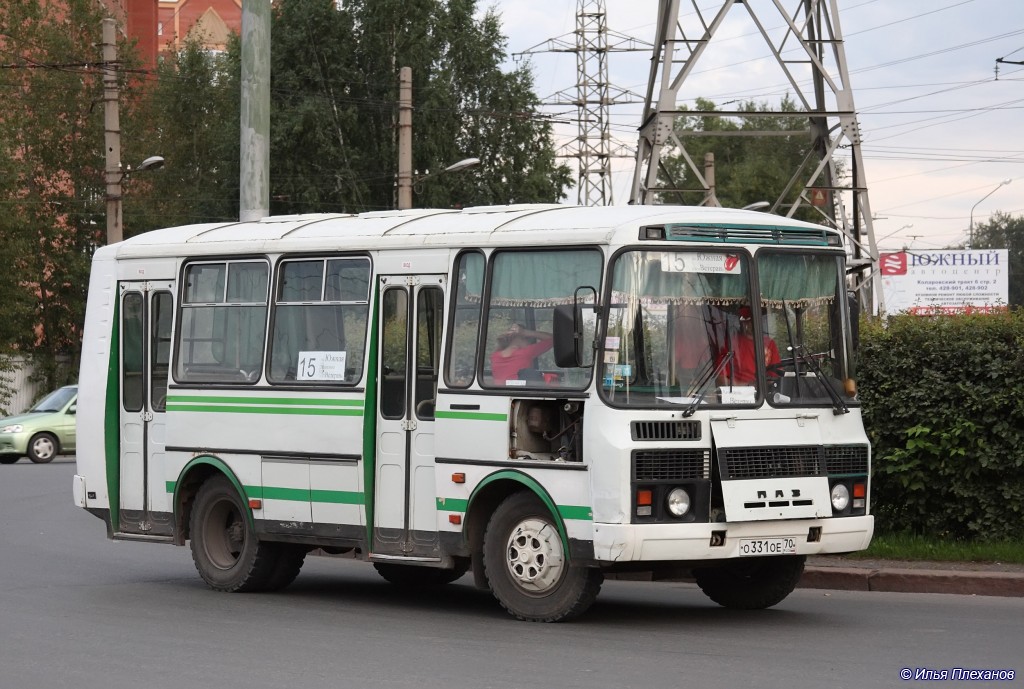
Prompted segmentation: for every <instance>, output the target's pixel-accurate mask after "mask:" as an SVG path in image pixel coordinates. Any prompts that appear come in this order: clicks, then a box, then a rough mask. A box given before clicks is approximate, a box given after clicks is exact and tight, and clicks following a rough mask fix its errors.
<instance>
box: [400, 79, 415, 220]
mask: <svg viewBox="0 0 1024 689" xmlns="http://www.w3.org/2000/svg"><path fill="white" fill-rule="evenodd" d="M409 208H412V67H402V68H401V69H400V70H399V72H398V210H407V209H409Z"/></svg>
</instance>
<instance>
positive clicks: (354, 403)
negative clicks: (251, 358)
mask: <svg viewBox="0 0 1024 689" xmlns="http://www.w3.org/2000/svg"><path fill="white" fill-rule="evenodd" d="M167 402H168V403H169V404H170V403H179V404H180V403H182V402H199V403H203V404H279V405H284V406H289V405H295V406H302V405H305V406H310V407H362V406H363V400H362V399H324V398H322V397H258V396H255V395H254V396H251V397H214V396H209V397H207V396H206V395H168V396H167Z"/></svg>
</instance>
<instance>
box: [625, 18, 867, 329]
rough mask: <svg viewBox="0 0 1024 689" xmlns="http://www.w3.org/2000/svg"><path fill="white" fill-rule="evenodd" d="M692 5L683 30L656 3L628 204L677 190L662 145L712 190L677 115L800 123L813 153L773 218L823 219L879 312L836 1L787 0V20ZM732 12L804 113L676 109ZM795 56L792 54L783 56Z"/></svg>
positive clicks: (863, 294)
mask: <svg viewBox="0 0 1024 689" xmlns="http://www.w3.org/2000/svg"><path fill="white" fill-rule="evenodd" d="M690 3H691V5H692V10H691V11H690V12H688V13H687V15H686V18H687V19H688V20H689V23H688V24H687V27H684V26H683V25H682V24H681V23H680V14H679V5H680V0H661V2H660V3H659V9H658V25H657V33H656V37H655V42H654V47H653V57H652V60H651V72H650V78H649V80H648V86H647V96H646V99H645V104H644V114H643V119H642V123H641V125H640V137H639V144H638V148H637V164H636V169H635V171H634V174H633V185H632V191H631V194H630V203H645V204H651V203H657V202H658V200H659V199H658V196H659V194H665V193H671V192H675V191H680V190H678V189H675V188H673V187H671V186H669V185H667V184H665V183H663V182H661V181H660V180H659V178H658V172H659V170H660V169H661V166H660V163H661V156H662V154H663V152H664V151H665V149H666V147H668V146H671V147H672V148H673V149H674V150H675V151H678V152H679V153H681V154H682V157H683V159H684V160H685V162H686V166H687V174H688V175H691V174H692V176H693V178H694V179H695V180H698V181H699V183H700V184H701V185H702V186H703V188H704V189H705V190H707V189H708V188H709V185H708V182H707V180H706V179H705V178H704V175H703V174H702V171H701V169H700V168H699V167H698V164H697V163H695V161H694V160H693V159H692V157H691V156H690V155H689V153H688V152H687V151H686V147H685V145H684V142H683V141H682V140H681V139H680V132H677V131H676V130H675V128H674V124H675V119H676V117H678V116H680V115H684V114H685V115H687V116H690V117H694V116H697V117H730V116H743V117H756V116H757V115H758V114H766V115H771V116H773V117H798V118H804V119H806V120H807V122H808V124H809V128H810V135H811V141H812V146H811V148H810V149H809V150H810V152H809V154H808V155H807V157H806V158H805V159H804V161H803V162H802V164H801V165H800V167H799V169H797V170H794V171H793V176H792V177H791V178H790V181H789V183H788V184H787V185H786V187H785V189H782V190H780V193H779V197H778V199H777V200H775V202H774V203H773V204H772V209H771V212H773V213H780V214H785V215H786V216H787V217H792V216H793V214H794V213H796V211H797V210H798V209H799V208H801V207H805V208H806V207H812V208H814V209H815V210H817V211H818V212H819V213H820V214H821V216H822V218H823V219H824V220H825V221H826V222H828V223H829V224H831V225H833V226H834V227H837V228H839V229H840V230H842V232H843V233H844V235H845V236H846V240H847V242H848V249H849V253H850V254H851V259H852V260H851V261H850V266H851V268H852V269H856V270H858V271H862V272H861V275H862V276H863V275H864V274H865V273H864V272H863V271H868V270H869V269H870V275H869V276H868V277H869V278H871V279H873V280H874V289H875V291H876V294H877V295H878V300H879V306H880V308H881V309H882V310H884V304H883V303H882V292H881V284H880V280H879V276H878V271H877V269H876V268H877V259H878V251H877V247H876V245H875V235H874V229H873V227H872V223H871V206H870V204H869V202H868V191H867V185H866V183H865V182H864V172H863V171H864V162H863V156H862V154H861V137H860V129H859V125H858V123H857V117H856V112H855V110H854V106H853V88H852V87H851V86H850V78H849V72H848V70H847V65H846V53H845V49H844V47H843V38H842V32H841V30H840V26H839V9H838V2H837V0H794V3H793V4H794V5H795V9H794V10H793V12H792V13H789V12H787V11H786V10H785V9H784V8H783V0H770V1H769V0H721V1H720V3H719V4H720V7H719V8H718V9H717V12H715V13H714V14H712V11H713V10H714V9H715V8H713V7H711V8H708V9H704V10H702V9H700V8H699V7H698V6H697V2H696V0H690ZM738 7H743V8H744V9H745V10H746V11H747V13H748V14H749V16H750V18H751V19H752V20H753V24H754V26H756V28H757V31H758V33H759V34H760V35H761V37H762V38H763V39H764V40H765V41H766V42H767V44H768V48H769V49H770V51H771V53H772V56H773V57H774V58H775V60H776V62H777V63H778V65H779V66H780V67H781V69H782V73H783V74H784V76H785V78H786V80H787V81H788V84H789V87H790V88H791V89H792V90H793V92H794V97H795V99H796V102H797V104H798V105H799V106H800V107H802V108H803V111H800V112H789V113H787V112H778V111H775V112H770V113H755V112H738V111H727V110H714V111H701V110H687V111H681V110H679V108H678V105H677V103H678V102H679V93H680V91H681V89H682V87H683V86H684V84H685V82H686V79H687V77H689V76H691V75H692V74H693V72H694V67H695V66H696V65H697V63H698V62H699V61H700V58H701V56H702V55H703V54H704V52H705V50H706V48H707V47H708V44H709V43H710V42H711V41H712V39H713V38H714V35H715V31H716V30H717V29H718V28H719V27H720V26H721V25H722V23H723V21H724V20H725V18H726V15H727V14H728V13H729V11H730V10H731V9H733V8H738ZM755 8H756V9H755ZM758 13H760V15H759V14H758ZM779 18H781V19H782V20H783V21H784V22H785V24H784V27H783V30H782V31H781V32H778V31H776V32H775V33H773V32H772V30H770V29H768V28H766V26H767V25H766V23H765V21H764V20H766V19H770V20H771V21H773V22H774V21H777V20H778V19H779ZM755 40H756V39H755ZM794 53H795V56H793V57H789V56H790V55H793V54H794ZM695 95H698V94H695ZM755 134H756V133H755ZM765 134H767V132H765ZM840 149H847V150H848V152H849V156H850V165H849V170H847V171H846V172H848V173H849V181H848V182H842V183H841V181H840V179H839V176H838V175H837V165H836V154H837V151H839V150H840ZM805 176H806V177H805ZM802 179H806V182H803V183H802V189H801V192H800V195H799V198H798V199H797V200H796V202H795V203H792V204H791V205H788V206H786V205H784V199H786V198H787V197H788V196H789V195H790V192H791V190H792V189H793V188H794V186H795V185H799V184H801V180H802ZM836 192H838V193H836ZM844 195H845V196H848V197H849V198H850V208H847V207H846V203H845V201H844ZM862 236H866V237H867V239H868V247H865V246H864V245H863V244H862V241H861V237H862ZM866 282H867V278H865V279H862V280H861V281H860V284H859V285H857V288H858V289H860V288H862V287H863V286H864V285H865V284H866ZM861 300H862V303H863V304H864V305H865V306H868V303H867V302H868V295H867V292H866V290H861Z"/></svg>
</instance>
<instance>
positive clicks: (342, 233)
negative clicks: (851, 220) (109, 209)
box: [98, 204, 838, 259]
mask: <svg viewBox="0 0 1024 689" xmlns="http://www.w3.org/2000/svg"><path fill="white" fill-rule="evenodd" d="M648 225H687V226H689V225H694V226H698V225H699V226H703V227H708V226H712V227H713V226H718V225H721V226H742V227H746V228H755V229H761V228H763V229H769V228H783V227H784V228H795V229H803V230H814V231H816V233H817V234H818V236H819V237H820V236H822V233H827V234H829V235H835V236H838V232H837V231H836V230H834V229H830V228H826V227H824V226H821V225H812V224H809V223H805V222H801V221H797V220H791V219H789V218H784V217H781V216H778V215H770V214H767V213H762V212H757V211H744V210H737V209H731V208H705V207H701V206H570V205H562V204H519V205H509V206H478V207H472V208H465V209H462V210H447V209H414V210H400V211H380V212H372V213H360V214H358V215H355V214H327V213H320V214H312V213H311V214H304V215H279V216H268V217H265V218H262V219H260V220H256V221H249V222H224V223H204V224H196V225H184V226H181V227H171V228H166V229H160V230H153V231H150V232H146V233H143V234H140V235H136V236H135V237H131V238H130V239H127V240H125V241H123V242H120V243H118V244H115V245H112V246H110V247H104V248H101V249H99V250H98V251H99V252H103V253H104V254H108V253H110V252H113V253H115V255H116V256H117V258H123V259H126V258H142V257H155V256H186V255H187V256H202V255H216V254H229V253H241V252H244V253H253V252H262V253H278V252H294V251H326V250H338V249H344V250H346V251H352V250H354V251H360V250H374V249H383V248H393V249H398V248H403V247H404V248H427V247H438V248H441V247H461V246H523V245H530V244H545V245H559V244H563V245H568V244H580V243H584V244H586V243H592V244H608V243H612V244H629V243H634V242H636V241H637V240H638V232H639V228H640V227H642V226H648ZM737 241H740V240H737Z"/></svg>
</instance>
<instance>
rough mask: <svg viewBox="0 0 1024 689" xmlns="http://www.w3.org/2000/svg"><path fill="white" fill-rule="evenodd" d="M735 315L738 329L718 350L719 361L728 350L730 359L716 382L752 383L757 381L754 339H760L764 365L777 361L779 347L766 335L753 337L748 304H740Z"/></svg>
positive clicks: (778, 359)
mask: <svg viewBox="0 0 1024 689" xmlns="http://www.w3.org/2000/svg"><path fill="white" fill-rule="evenodd" d="M736 315H737V316H739V321H740V330H739V332H738V333H736V334H735V335H734V336H733V337H730V338H728V339H727V340H726V347H725V348H723V349H722V350H721V351H720V352H719V355H718V361H719V362H721V361H722V359H723V358H725V355H726V354H727V353H728V352H730V351H731V352H732V360H731V361H730V362H729V363H727V364H726V365H725V367H724V368H723V369H722V371H721V373H720V374H719V376H718V384H719V385H754V384H755V383H756V382H757V354H756V351H755V349H754V347H755V342H756V340H760V343H761V345H760V346H761V347H762V348H763V350H764V364H765V366H771V365H772V364H777V363H779V361H780V358H779V347H778V345H776V344H775V340H773V339H772V338H770V337H769V336H768V335H763V336H761V337H760V338H755V336H754V321H753V318H752V314H751V312H750V307H749V306H741V307H740V309H739V311H738V312H737V314H736Z"/></svg>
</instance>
